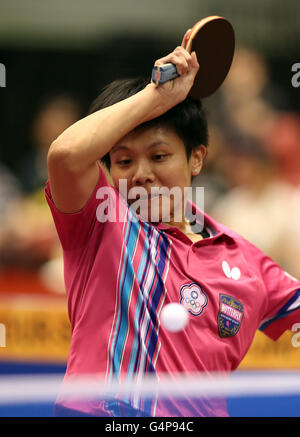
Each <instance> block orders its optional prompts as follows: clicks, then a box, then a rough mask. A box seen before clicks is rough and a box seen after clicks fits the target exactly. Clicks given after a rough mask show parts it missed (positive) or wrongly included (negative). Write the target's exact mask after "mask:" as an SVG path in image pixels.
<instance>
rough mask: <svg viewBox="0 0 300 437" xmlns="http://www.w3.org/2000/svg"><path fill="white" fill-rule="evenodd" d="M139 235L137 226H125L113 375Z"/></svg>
mask: <svg viewBox="0 0 300 437" xmlns="http://www.w3.org/2000/svg"><path fill="white" fill-rule="evenodd" d="M138 233H139V224H138V223H136V222H133V221H132V220H130V217H129V221H128V224H127V228H126V233H125V241H126V249H125V250H126V253H125V257H124V258H125V259H124V263H123V268H122V272H121V278H120V285H119V310H118V317H117V323H116V329H115V333H114V337H113V342H112V346H111V359H112V361H111V362H112V367H111V369H110V376H111V372H112V373H113V374H119V370H120V364H121V357H122V352H123V347H124V343H125V339H126V335H127V330H128V313H127V310H128V302H129V298H130V293H131V288H132V284H133V280H134V270H133V267H132V262H131V261H132V256H133V253H134V249H135V245H136V242H137V237H138Z"/></svg>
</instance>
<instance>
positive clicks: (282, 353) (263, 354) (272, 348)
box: [239, 331, 300, 369]
mask: <svg viewBox="0 0 300 437" xmlns="http://www.w3.org/2000/svg"><path fill="white" fill-rule="evenodd" d="M297 335H298V334H297V333H295V332H292V331H286V332H285V333H284V334H283V335H282V336H281V337H280V338H279V339H278V340H277V341H273V340H271V339H270V338H269V337H267V336H266V335H265V334H263V333H262V332H260V331H257V332H256V335H255V337H254V341H253V343H252V345H251V347H250V349H249V351H248V353H247V354H246V356H245V358H244V359H243V361H242V363H241V364H240V366H239V368H240V369H300V339H297V338H296V337H297Z"/></svg>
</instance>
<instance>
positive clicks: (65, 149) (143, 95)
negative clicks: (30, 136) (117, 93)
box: [48, 86, 164, 171]
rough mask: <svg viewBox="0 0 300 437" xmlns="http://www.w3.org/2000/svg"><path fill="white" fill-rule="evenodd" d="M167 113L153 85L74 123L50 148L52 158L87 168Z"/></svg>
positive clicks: (73, 165) (71, 165) (76, 166)
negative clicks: (138, 130)
mask: <svg viewBox="0 0 300 437" xmlns="http://www.w3.org/2000/svg"><path fill="white" fill-rule="evenodd" d="M163 112H164V110H163V108H162V101H161V97H160V96H159V94H158V93H157V92H156V89H155V87H154V86H147V87H146V88H145V89H144V90H142V91H140V92H139V93H137V94H135V95H134V96H132V97H129V98H128V99H125V100H123V101H121V102H118V103H116V104H115V105H112V106H110V107H108V108H104V109H102V110H99V111H97V112H95V113H93V114H91V115H88V116H87V117H85V118H83V119H81V120H79V121H78V122H76V123H74V124H73V125H72V126H70V127H69V128H68V129H66V130H65V131H64V132H63V133H62V134H61V135H60V136H59V137H58V138H57V139H56V140H55V141H54V142H53V143H52V145H51V147H50V149H49V155H48V157H49V156H50V155H53V154H54V155H55V154H57V155H59V156H61V157H62V158H64V159H65V160H66V161H67V164H68V165H69V166H70V167H71V168H74V170H76V171H77V170H78V171H80V170H82V169H85V168H88V167H89V166H90V165H91V164H92V163H94V162H95V161H97V160H99V159H100V158H102V157H103V156H104V155H106V153H108V152H109V151H110V149H111V148H112V147H113V146H114V145H115V144H116V143H117V142H118V141H119V140H120V139H121V138H123V137H124V136H125V135H126V134H128V133H129V132H130V131H131V130H133V129H134V128H135V127H137V126H138V125H139V124H141V123H143V122H145V121H148V120H150V119H152V118H155V117H157V116H158V115H160V114H161V113H163Z"/></svg>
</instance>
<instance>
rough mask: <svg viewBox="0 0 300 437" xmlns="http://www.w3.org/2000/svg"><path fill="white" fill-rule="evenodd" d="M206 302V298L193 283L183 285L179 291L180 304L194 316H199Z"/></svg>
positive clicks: (200, 289)
mask: <svg viewBox="0 0 300 437" xmlns="http://www.w3.org/2000/svg"><path fill="white" fill-rule="evenodd" d="M207 302H208V299H207V296H206V294H205V293H204V291H203V290H202V288H201V287H200V286H199V285H198V284H196V283H195V282H193V283H192V284H188V285H184V286H183V287H181V289H180V303H181V304H182V305H183V306H184V308H185V309H186V310H187V311H189V312H190V313H191V314H193V315H194V316H199V315H200V314H201V313H202V311H203V309H204V308H205V307H206V305H207Z"/></svg>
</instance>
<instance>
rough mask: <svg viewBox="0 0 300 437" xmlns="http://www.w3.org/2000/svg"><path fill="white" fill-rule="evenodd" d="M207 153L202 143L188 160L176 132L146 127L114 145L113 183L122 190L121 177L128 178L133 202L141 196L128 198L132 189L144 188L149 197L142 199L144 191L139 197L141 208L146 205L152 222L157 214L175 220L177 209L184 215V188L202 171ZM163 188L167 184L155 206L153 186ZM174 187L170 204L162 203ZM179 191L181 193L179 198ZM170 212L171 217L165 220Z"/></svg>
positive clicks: (111, 172)
mask: <svg viewBox="0 0 300 437" xmlns="http://www.w3.org/2000/svg"><path fill="white" fill-rule="evenodd" d="M205 153H206V148H205V147H204V146H199V147H198V148H197V149H195V150H194V151H193V152H192V155H191V157H190V159H187V155H186V150H185V146H184V143H183V141H182V140H181V138H180V137H178V135H177V134H176V133H175V132H173V131H172V130H170V129H167V128H162V127H154V128H150V129H144V130H140V131H135V132H131V133H130V134H128V135H127V136H125V137H124V138H123V139H122V140H121V141H119V142H118V143H117V144H116V145H115V146H114V147H113V148H112V150H111V152H110V160H111V169H110V174H111V177H112V180H113V183H114V186H115V187H116V188H117V189H118V190H119V189H120V180H121V179H123V181H124V180H126V183H127V193H126V194H127V199H128V203H131V204H133V202H135V201H136V200H137V199H139V196H133V197H134V198H133V199H129V198H128V195H129V191H130V190H131V193H132V192H133V193H134V190H135V189H136V187H142V188H143V189H144V190H142V191H144V192H145V193H146V194H147V196H146V198H145V199H143V194H142V198H141V199H140V200H142V201H143V203H142V208H143V207H144V206H146V207H147V210H148V217H149V221H157V220H155V219H153V220H150V217H152V218H153V217H156V216H157V214H158V215H159V219H158V221H165V222H166V223H168V222H172V221H174V217H178V215H176V214H175V211H177V212H178V209H179V208H181V212H182V214H183V210H182V208H184V188H185V187H190V185H191V178H192V176H195V175H197V174H199V172H200V171H201V168H202V164H203V159H204V156H205ZM163 187H165V188H164V189H165V194H162V195H161V194H159V195H158V196H157V197H156V203H155V205H156V206H154V203H153V198H154V197H153V193H154V192H155V191H154V190H153V189H154V188H158V189H159V190H160V193H162V191H161V189H162V188H163ZM175 187H176V188H175ZM171 189H173V190H172V192H173V193H176V195H174V196H169V203H168V202H164V203H163V204H162V202H163V197H164V196H166V195H167V194H168V190H169V192H170V190H171ZM178 193H180V196H181V197H180V199H179V196H178ZM151 194H152V199H151V197H150V195H151ZM179 200H180V202H179ZM158 205H159V212H158ZM163 205H164V207H163ZM155 208H156V209H155ZM165 208H167V209H168V211H166V210H165ZM168 212H169V214H170V220H165V219H164V220H162V219H163V217H165V214H166V213H168ZM151 214H152V215H151ZM155 214H156V215H155ZM142 215H143V214H142ZM166 217H167V216H166ZM182 217H184V215H183V216H182ZM175 221H178V220H175Z"/></svg>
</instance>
